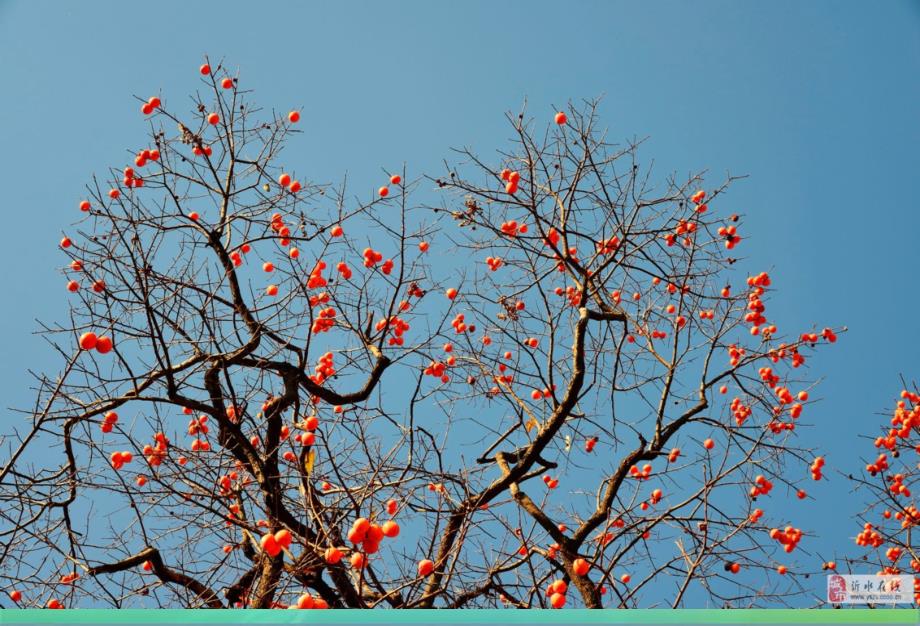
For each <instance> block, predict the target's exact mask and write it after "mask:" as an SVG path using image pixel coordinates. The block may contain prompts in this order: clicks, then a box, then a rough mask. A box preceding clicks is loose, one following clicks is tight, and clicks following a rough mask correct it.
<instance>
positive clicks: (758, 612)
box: [0, 609, 920, 625]
mask: <svg viewBox="0 0 920 626" xmlns="http://www.w3.org/2000/svg"><path fill="white" fill-rule="evenodd" d="M0 624H500V625H506V624H913V625H917V624H920V611H917V610H916V609H840V610H833V609H677V610H672V609H644V610H643V609H638V610H597V611H592V610H587V609H565V610H561V611H552V610H508V609H494V610H493V609H479V610H445V609H429V610H410V611H399V610H382V611H367V610H360V609H338V610H330V611H287V610H267V611H256V610H239V609H237V610H201V609H199V610H182V609H160V610H157V609H108V610H99V609H85V610H80V609H76V610H57V611H56V610H48V609H12V610H0Z"/></svg>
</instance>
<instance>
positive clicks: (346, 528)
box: [0, 66, 836, 608]
mask: <svg viewBox="0 0 920 626" xmlns="http://www.w3.org/2000/svg"><path fill="white" fill-rule="evenodd" d="M201 73H202V77H201V79H202V89H201V92H200V93H198V94H196V95H195V97H194V106H193V107H192V108H191V111H180V110H179V109H181V108H182V107H178V106H176V107H174V106H173V102H171V101H170V100H169V99H168V98H167V96H166V95H160V96H155V97H152V98H150V99H149V100H141V111H140V113H139V116H140V117H141V118H143V119H144V120H145V123H147V124H149V137H148V138H147V140H146V142H144V143H142V144H140V145H135V146H133V147H132V148H131V155H132V156H131V159H130V162H128V163H127V166H126V167H125V166H124V164H122V165H119V166H118V167H116V168H114V169H112V170H110V171H109V172H108V173H107V174H106V175H105V176H101V177H98V178H93V179H92V181H91V182H90V184H89V185H88V187H87V196H86V198H85V199H84V200H79V201H78V206H79V209H80V211H82V213H79V212H78V215H80V220H79V221H78V222H76V224H74V225H73V226H72V227H71V228H70V229H69V231H68V234H67V235H66V236H65V238H64V239H63V240H62V241H61V244H60V246H61V250H60V252H61V254H62V258H63V262H64V264H65V265H64V268H63V271H64V273H65V275H66V280H67V281H69V282H68V283H67V289H68V290H69V291H70V293H69V294H67V293H64V295H62V297H65V296H66V297H67V298H68V302H69V313H68V315H66V316H64V317H62V319H60V320H58V321H57V322H56V323H54V324H48V325H45V326H44V327H43V333H44V336H45V337H46V338H47V340H48V341H49V343H50V345H51V346H53V348H54V350H56V351H57V352H58V353H59V354H60V358H61V360H62V368H61V370H60V372H58V373H55V374H42V375H37V376H36V380H37V399H36V402H35V405H34V407H32V408H31V409H30V410H28V411H24V412H23V417H24V418H25V419H24V421H23V422H21V423H20V424H19V425H18V426H16V428H15V429H11V430H14V432H10V433H9V436H8V437H7V438H6V441H5V446H6V451H7V454H8V457H7V459H6V461H5V462H4V463H3V466H2V471H0V485H2V487H0V498H2V506H0V516H2V520H3V522H2V523H3V528H2V534H0V536H2V541H3V544H2V551H0V559H2V560H0V581H2V585H3V587H4V589H6V591H7V593H8V594H10V597H11V599H12V600H13V601H14V603H15V604H17V605H20V606H51V607H61V606H67V607H77V606H116V607H127V606H183V607H235V606H236V607H238V606H246V607H259V608H268V607H286V606H290V607H293V608H296V607H300V608H310V607H314V608H321V607H366V608H370V607H395V608H415V607H422V608H424V607H488V606H509V607H549V606H552V607H562V606H564V605H567V606H587V607H601V606H614V607H617V606H619V607H637V606H687V605H694V604H708V605H712V604H715V605H717V606H750V605H757V604H775V603H785V602H787V601H789V599H790V598H791V597H793V596H795V595H797V594H803V593H806V591H805V589H804V588H803V586H801V585H800V584H799V582H798V577H799V576H800V575H807V574H808V572H809V566H808V565H805V566H802V567H799V566H798V565H797V564H796V561H795V558H796V557H797V556H798V555H797V554H796V553H795V551H796V548H797V546H798V545H799V544H800V542H807V539H805V538H804V537H805V534H804V532H803V531H802V530H800V529H799V528H798V527H797V526H796V517H797V516H798V515H799V511H800V510H801V508H800V507H804V506H809V502H808V501H807V500H808V497H807V494H806V492H805V490H804V489H802V485H801V484H802V483H803V482H807V481H809V480H812V479H820V478H821V466H822V465H823V460H822V459H821V458H820V457H819V458H815V457H814V453H813V452H812V451H811V450H809V449H808V448H807V447H806V446H803V445H802V444H799V443H797V435H798V432H797V430H796V427H797V424H798V420H799V418H800V415H801V414H802V413H803V411H804V410H806V408H807V407H808V405H809V397H808V394H809V389H810V387H811V383H810V382H809V381H808V377H807V375H806V374H805V373H804V370H805V369H806V368H805V367H804V364H805V361H806V358H807V356H808V354H809V353H810V352H811V351H812V350H813V349H814V348H815V347H816V345H817V344H821V343H827V342H833V341H835V339H836V335H835V332H834V330H832V329H830V328H824V329H823V330H815V329H812V328H810V327H808V328H805V327H803V328H800V329H797V330H796V331H795V332H792V333H788V334H787V333H783V332H781V331H780V330H779V329H778V328H777V327H776V326H775V325H774V324H772V323H771V322H770V321H769V319H768V317H767V313H766V304H767V302H768V298H769V296H770V293H771V291H772V284H771V279H770V276H769V275H768V274H767V273H765V272H762V271H759V270H758V271H753V272H744V273H739V270H738V267H739V266H738V265H735V263H736V260H737V259H736V258H734V255H735V254H736V253H737V251H738V246H739V244H740V245H743V240H742V233H743V227H742V224H743V222H742V220H741V218H740V217H739V215H737V214H734V213H733V209H732V202H731V200H730V197H729V195H728V189H729V186H730V184H731V183H732V182H733V181H734V180H735V179H734V178H732V177H729V178H728V179H727V180H725V181H724V182H722V183H719V184H717V185H715V186H708V187H707V186H706V185H705V184H704V180H703V177H702V175H691V176H687V177H685V178H677V177H670V178H668V179H666V180H664V181H660V182H655V181H654V179H653V173H652V172H651V170H650V168H649V167H646V166H644V165H643V164H642V163H641V162H640V160H639V159H640V145H639V143H638V142H630V143H627V144H624V145H622V146H617V145H613V144H611V143H609V142H608V141H607V140H606V135H605V131H604V130H603V128H602V127H600V126H599V121H598V118H597V111H596V103H593V102H589V103H586V104H584V105H582V106H573V107H569V108H568V109H567V110H566V111H564V112H562V111H560V112H558V113H556V114H555V117H554V118H550V119H548V120H547V121H546V122H548V123H546V122H541V121H540V120H539V119H536V120H535V119H531V118H529V117H528V116H527V115H526V114H524V113H522V114H520V115H509V118H508V119H509V129H510V131H511V133H512V139H511V141H510V142H509V145H508V148H507V149H506V150H505V151H503V152H500V153H498V154H496V155H494V156H489V157H484V156H478V155H477V154H475V153H474V152H473V151H472V150H460V151H457V152H456V153H455V160H456V163H455V164H454V163H448V164H447V166H446V171H445V173H444V174H443V175H441V176H440V177H437V178H435V177H432V178H427V177H422V178H418V179H411V180H410V179H408V178H407V176H406V172H405V171H402V170H398V171H393V172H388V173H386V176H385V178H384V177H383V176H382V177H381V180H380V181H373V182H372V184H371V185H369V187H371V188H373V189H376V191H374V192H373V193H372V192H370V191H368V192H365V193H361V192H358V193H352V192H351V191H349V189H348V187H346V186H345V185H344V184H341V185H325V184H316V183H313V182H309V181H307V180H306V175H305V174H304V173H303V172H298V171H297V169H296V167H295V166H294V164H292V163H289V162H285V160H284V156H283V152H282V149H283V147H284V146H285V144H286V142H288V141H291V140H296V139H297V130H296V129H298V128H300V127H301V126H298V124H299V123H301V121H300V113H299V112H298V111H296V110H295V111H292V112H291V113H289V114H287V115H279V114H275V113H271V112H267V111H263V110H260V109H258V108H256V107H255V106H254V105H253V104H252V103H251V101H250V99H249V94H248V93H247V92H246V91H245V90H244V89H243V83H242V82H240V81H239V80H238V78H236V77H234V76H231V75H229V74H228V73H227V71H226V69H225V68H223V67H216V68H214V69H213V71H212V68H211V67H210V66H203V67H202V68H201ZM161 98H162V100H161ZM381 184H382V186H381ZM419 197H421V198H422V199H421V200H417V199H416V198H419ZM733 266H734V267H733ZM746 274H750V276H749V277H748V278H746V280H745V275H746ZM803 331H804V332H803ZM799 500H805V501H804V502H801V503H800V502H799ZM812 569H813V568H812Z"/></svg>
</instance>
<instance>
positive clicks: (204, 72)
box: [198, 63, 211, 76]
mask: <svg viewBox="0 0 920 626" xmlns="http://www.w3.org/2000/svg"><path fill="white" fill-rule="evenodd" d="M198 71H199V72H201V75H202V76H207V75H208V74H210V73H211V66H210V65H208V64H207V63H205V64H204V65H202V66H201V67H199V68H198Z"/></svg>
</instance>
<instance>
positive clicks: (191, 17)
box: [0, 1, 920, 555]
mask: <svg viewBox="0 0 920 626" xmlns="http://www.w3.org/2000/svg"><path fill="white" fill-rule="evenodd" d="M204 54H209V55H210V56H211V58H212V59H220V58H223V59H224V60H225V62H226V63H227V64H229V65H230V66H231V67H239V69H240V72H241V75H242V77H243V80H244V81H245V84H246V86H247V87H251V88H252V89H254V90H255V91H256V94H255V100H256V101H258V102H259V103H261V104H262V105H264V106H266V107H277V108H278V109H279V110H288V109H289V108H296V107H301V106H302V107H303V110H304V116H305V119H304V123H303V124H302V128H303V130H305V131H306V133H305V135H304V136H303V137H302V138H300V139H298V140H296V141H293V142H292V143H291V144H290V148H289V152H288V153H287V154H286V158H287V160H289V161H290V162H294V161H296V162H297V163H298V169H299V170H301V171H306V172H309V173H310V176H311V178H312V179H314V180H317V181H335V180H338V179H340V178H341V176H342V175H343V174H345V173H346V172H347V173H348V175H349V178H350V179H351V180H352V181H353V182H354V183H355V184H357V185H361V184H365V183H366V185H367V188H368V189H371V188H372V186H373V181H377V180H379V179H380V177H381V168H384V167H386V168H390V169H393V168H395V167H396V166H398V165H399V164H401V163H403V162H405V163H406V164H407V166H408V168H409V171H410V172H414V173H426V172H429V173H439V172H440V171H441V170H440V161H441V159H442V158H444V157H447V156H449V153H448V148H450V147H452V146H471V147H474V148H475V149H477V150H478V151H479V152H481V153H483V154H494V151H495V150H496V149H498V148H501V147H503V146H505V144H506V140H507V139H508V136H509V128H508V126H507V125H506V121H505V119H504V115H503V114H504V112H505V111H507V110H509V109H514V110H517V109H519V108H520V106H521V104H522V102H523V101H524V99H525V98H526V99H527V100H528V101H529V108H530V111H531V113H533V114H535V115H546V116H548V115H549V114H550V113H551V112H552V111H554V110H556V108H559V107H561V106H563V105H564V104H565V103H566V102H568V101H570V100H571V101H579V100H581V99H583V98H593V97H596V96H604V101H603V105H602V107H601V116H602V118H603V119H604V120H605V121H606V123H607V124H608V125H609V128H610V136H611V137H613V138H631V137H645V136H649V137H650V140H649V142H648V143H647V144H646V147H645V149H644V151H643V154H644V155H645V158H646V159H650V158H654V160H655V171H656V172H657V173H658V175H659V176H662V177H663V176H665V175H666V174H668V173H671V172H676V173H679V174H686V173H687V172H689V171H691V170H698V169H703V168H706V169H708V170H709V171H710V172H711V174H712V175H713V177H714V178H719V177H721V176H722V175H724V173H725V172H727V171H730V172H731V173H732V174H749V175H750V177H749V178H748V179H746V180H745V181H742V182H740V183H738V184H737V185H736V186H735V187H734V188H733V191H732V194H731V200H732V202H733V203H735V204H736V205H737V210H738V211H739V212H744V213H745V214H746V216H747V217H746V220H745V230H746V233H747V234H749V235H750V237H749V238H748V239H746V240H745V244H744V249H743V253H744V254H746V255H747V259H748V261H747V263H748V265H749V266H750V267H751V268H752V269H753V268H757V269H758V270H760V269H763V270H769V271H770V273H771V276H772V277H773V282H774V285H775V287H776V288H777V294H776V295H775V297H774V298H773V299H772V301H771V303H770V312H771V317H772V319H775V320H776V322H777V323H778V324H780V325H781V326H786V327H796V328H798V327H805V326H810V325H811V324H812V323H816V324H818V325H819V328H820V327H822V326H825V325H833V326H838V325H846V326H848V327H849V329H850V330H849V332H848V333H847V334H846V335H844V336H843V337H842V338H841V340H840V342H839V343H838V344H837V346H836V347H834V348H833V349H832V350H825V351H822V352H819V354H818V355H817V356H816V357H814V358H813V359H812V360H811V366H812V370H811V371H812V373H813V374H815V375H820V376H821V377H823V378H824V382H823V383H822V385H821V386H820V388H819V392H818V394H817V395H818V396H820V397H821V398H823V400H822V402H821V403H820V405H819V406H817V407H816V408H815V409H812V410H811V415H810V418H811V421H812V422H813V423H814V424H815V425H817V426H818V427H819V428H816V429H813V430H812V431H811V432H810V433H809V434H807V435H806V436H807V437H809V443H814V444H816V445H819V446H821V447H822V448H823V450H825V451H826V456H827V458H828V462H829V466H830V467H831V470H832V471H831V472H828V474H829V476H830V478H831V480H830V481H827V482H825V483H822V484H821V485H820V486H819V487H817V488H816V489H815V491H816V495H819V493H818V492H823V493H820V496H821V497H822V499H825V498H826V500H825V502H826V501H828V500H833V499H843V498H846V497H847V494H848V492H849V489H850V487H849V485H848V484H847V481H846V480H845V479H844V478H843V477H842V476H839V475H837V474H836V473H835V472H834V471H833V470H841V471H844V472H848V471H851V470H857V469H858V468H859V467H860V465H861V463H860V461H859V459H858V458H856V457H854V456H852V455H853V452H854V450H858V453H859V454H861V453H863V452H865V453H867V454H868V453H870V452H871V444H870V443H868V442H865V441H859V440H858V435H859V434H860V433H863V434H872V435H873V436H874V435H875V433H876V429H877V427H878V424H879V423H881V418H879V417H878V416H877V415H876V413H877V412H878V411H880V410H882V409H886V410H887V408H888V407H889V406H890V405H891V404H892V402H893V399H894V397H895V395H896V394H897V393H898V392H899V390H900V388H901V387H900V382H899V375H902V374H903V375H904V376H906V377H907V378H912V377H913V378H916V377H918V376H920V372H918V369H917V367H918V366H917V350H918V347H920V325H918V324H917V321H916V320H917V314H916V311H917V310H918V307H920V292H918V290H917V272H918V269H920V246H918V245H917V239H916V238H917V233H918V232H920V228H918V226H920V217H918V215H920V211H918V208H920V207H918V200H917V197H918V195H917V189H916V180H917V178H916V175H917V171H918V166H920V158H918V156H917V146H918V145H920V108H918V105H920V4H918V3H916V2H906V1H905V2H896V1H888V2H871V3H870V2H862V3H860V2H841V1H837V2H819V1H812V2H808V3H803V2H793V1H788V2H771V3H754V2H731V1H706V2H694V3H690V2H661V1H659V2H580V3H563V2H554V3H548V2H514V1H511V2H503V3H488V2H470V3H463V4H462V5H461V4H460V3H447V2H398V3H396V2H391V3H372V2H337V3H331V2H330V3H325V4H322V5H320V4H318V3H307V2H299V3H294V2H275V3H271V4H270V5H269V4H268V3H263V4H259V5H255V4H254V3H243V2H221V3H215V2H207V3H206V2H201V3H189V2H169V1H161V2H158V3H155V4H150V3H125V2H94V3H80V4H77V3H66V4H65V3H63V2H61V3H49V2H26V1H21V2H12V1H3V2H0V85H2V90H0V94H2V98H0V189H2V193H3V220H4V221H3V227H4V230H5V232H6V234H7V236H6V237H5V238H4V243H3V245H2V246H0V263H2V267H3V268H4V269H5V271H4V278H5V280H4V283H5V284H4V297H3V301H4V306H3V307H0V324H2V327H3V328H4V329H5V331H6V332H5V340H4V341H3V342H2V346H0V351H2V353H0V397H2V398H3V406H4V407H8V406H16V407H24V406H27V405H28V404H29V403H30V401H31V400H32V396H31V393H30V392H29V390H28V386H29V383H30V378H29V375H28V373H27V371H26V369H27V368H30V369H33V370H45V371H55V370H56V369H58V367H59V362H58V360H57V358H56V356H55V355H54V354H52V353H51V352H50V351H49V350H48V349H47V348H46V347H45V346H44V344H43V342H42V340H41V339H40V338H38V337H36V336H34V335H32V334H31V331H33V330H35V329H36V328H37V324H36V322H35V320H36V319H42V320H46V321H52V320H54V319H56V318H58V317H59V316H61V315H62V314H63V312H64V311H65V306H66V291H65V290H64V287H63V285H64V280H63V279H62V277H61V275H60V274H59V272H58V266H59V264H60V263H61V257H60V256H59V255H58V254H57V251H56V243H57V241H58V239H59V238H60V236H61V234H60V233H61V232H63V231H65V230H66V229H67V226H68V225H69V224H70V223H71V222H72V221H73V220H75V219H76V218H77V217H78V215H77V212H76V203H77V201H78V199H80V198H81V197H82V195H83V193H82V189H83V185H84V184H85V181H86V180H87V179H88V177H89V176H90V175H91V174H92V173H93V172H97V173H99V172H102V171H103V170H104V168H105V167H106V166H108V165H109V164H112V163H120V162H121V161H123V160H124V155H125V150H127V149H129V148H130V146H133V145H136V144H137V141H138V140H139V139H140V138H141V137H142V136H143V133H144V131H145V127H144V125H143V124H140V123H138V114H137V104H136V101H135V100H134V99H133V95H142V96H145V97H146V96H148V95H150V94H152V93H155V92H157V91H158V90H161V89H162V90H163V92H164V93H169V94H187V93H189V92H191V91H192V90H193V89H195V88H196V87H197V86H198V83H197V80H198V76H197V74H196V72H195V68H197V67H198V65H199V64H200V63H201V62H202V59H203V55H204ZM5 419H6V420H11V419H14V418H13V417H12V416H11V415H10V414H9V413H7V417H6V418H5ZM857 508H858V507H857V506H855V504H854V506H852V507H848V509H849V510H852V511H853V512H856V511H857ZM804 515H805V517H804V518H802V519H800V520H799V521H800V526H801V527H803V528H807V529H810V530H813V531H815V532H818V533H819V534H820V537H819V538H818V539H816V540H814V543H813V544H812V546H811V547H814V548H817V549H818V551H819V552H822V553H823V554H827V555H830V554H832V550H833V548H832V547H833V546H837V547H842V546H845V547H846V548H848V549H849V546H850V545H851V543H850V542H851V541H852V540H851V539H850V538H851V537H852V536H853V535H854V534H855V532H856V530H857V528H856V526H855V522H853V521H852V520H850V519H848V518H847V517H845V516H842V515H837V516H833V518H831V519H828V516H827V508H826V507H824V506H818V505H815V506H813V507H811V508H810V510H809V511H808V512H806V513H804Z"/></svg>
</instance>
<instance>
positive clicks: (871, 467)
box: [847, 384, 920, 604]
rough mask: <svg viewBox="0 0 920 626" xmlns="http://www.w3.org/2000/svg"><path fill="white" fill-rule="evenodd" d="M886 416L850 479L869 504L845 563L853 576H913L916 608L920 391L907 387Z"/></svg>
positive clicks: (919, 589)
mask: <svg viewBox="0 0 920 626" xmlns="http://www.w3.org/2000/svg"><path fill="white" fill-rule="evenodd" d="M888 415H889V417H888V419H887V420H886V422H887V423H885V424H882V425H881V428H880V431H881V432H880V434H879V435H878V436H877V437H875V439H874V441H873V445H874V448H875V450H874V451H872V452H871V456H870V457H867V458H866V465H865V468H864V470H863V471H862V472H860V473H859V475H858V476H857V475H853V474H851V475H850V479H851V480H853V481H855V483H856V485H857V487H858V488H859V490H860V491H861V492H862V493H865V494H867V495H868V502H867V506H866V508H865V510H863V512H862V513H861V514H860V515H859V520H860V522H861V523H862V529H861V530H860V532H859V533H858V534H857V535H856V545H857V546H859V547H860V548H859V550H860V553H859V554H857V555H856V556H853V557H851V558H848V559H847V563H848V565H849V566H850V567H851V569H852V570H853V571H854V572H860V573H863V572H865V573H869V572H868V571H867V567H869V568H875V572H876V573H877V574H879V575H880V576H881V575H897V574H912V575H913V584H914V586H913V590H914V602H915V603H917V604H920V540H918V537H917V527H918V526H920V509H918V508H917V501H916V498H915V496H914V495H913V493H912V492H913V490H914V489H916V485H917V480H918V478H920V463H918V461H917V455H918V454H920V389H918V388H917V386H916V385H913V386H908V385H906V384H905V385H904V387H903V389H902V390H901V393H900V396H899V399H898V400H897V401H896V402H895V406H894V409H893V410H892V411H891V412H890V413H889V414H888ZM870 450H871V448H870Z"/></svg>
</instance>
